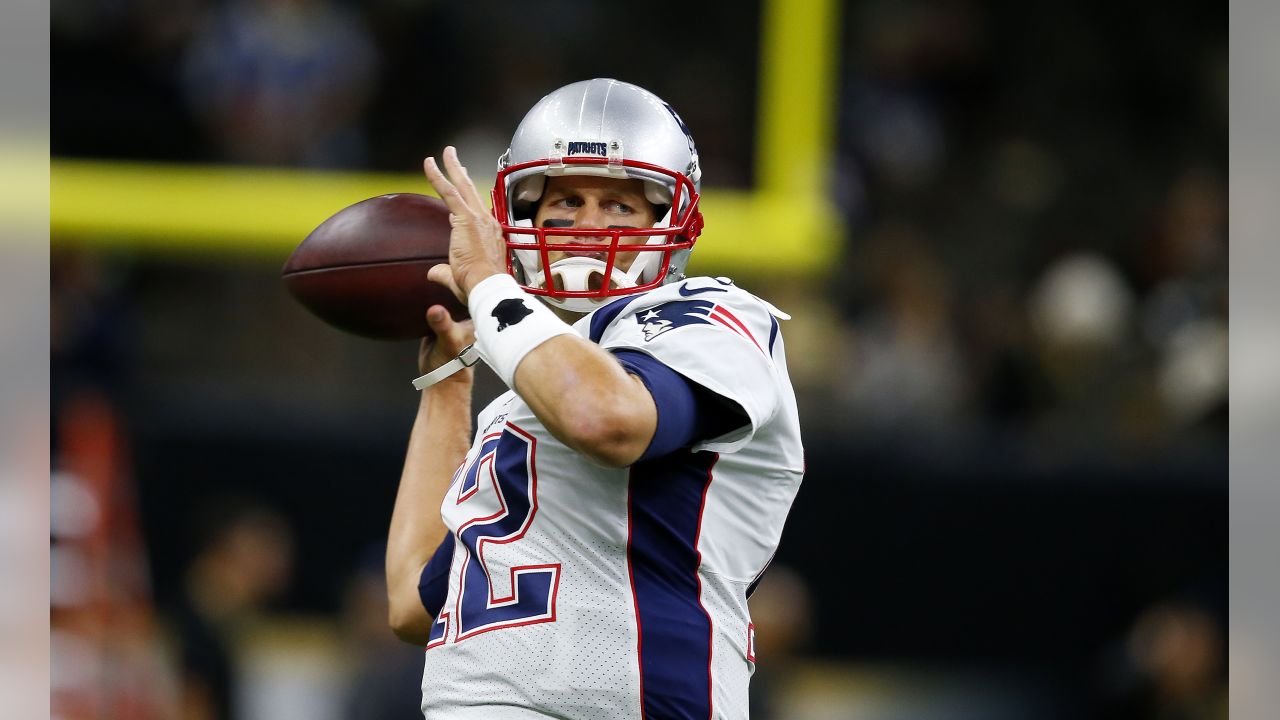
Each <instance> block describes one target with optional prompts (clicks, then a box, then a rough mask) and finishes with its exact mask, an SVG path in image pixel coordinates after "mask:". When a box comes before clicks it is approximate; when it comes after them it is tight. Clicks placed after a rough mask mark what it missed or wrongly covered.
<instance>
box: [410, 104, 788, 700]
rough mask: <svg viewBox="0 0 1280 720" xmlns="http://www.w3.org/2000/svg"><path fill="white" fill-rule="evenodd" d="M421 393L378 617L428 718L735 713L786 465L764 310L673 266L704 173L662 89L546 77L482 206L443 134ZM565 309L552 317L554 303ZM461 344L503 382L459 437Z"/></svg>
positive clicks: (430, 167) (695, 225)
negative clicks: (755, 592) (405, 652)
mask: <svg viewBox="0 0 1280 720" xmlns="http://www.w3.org/2000/svg"><path fill="white" fill-rule="evenodd" d="M425 171H426V175H427V178H428V179H429V181H430V182H431V185H432V186H433V187H434V188H435V189H436V191H437V192H438V193H439V194H440V197H441V198H443V199H444V201H445V202H446V203H447V204H448V206H449V210H450V212H451V215H450V222H451V224H452V227H453V231H452V235H451V239H450V249H449V263H448V265H440V266H437V267H435V268H433V269H432V271H431V273H430V279H431V280H433V281H435V282H440V283H443V284H446V285H448V286H449V287H451V288H452V289H453V291H454V292H455V293H456V294H457V295H458V297H459V298H460V299H462V300H463V301H464V302H465V303H467V305H468V308H469V310H470V314H471V318H472V319H471V320H469V321H464V322H455V321H453V320H452V319H451V318H450V317H449V314H448V313H447V312H446V311H445V310H444V308H443V307H440V306H435V307H432V308H431V309H430V310H429V311H428V315H427V317H428V322H429V324H430V326H431V328H432V329H433V330H434V332H435V336H436V339H435V340H434V341H432V342H424V343H423V349H422V352H421V353H420V359H419V362H420V365H421V370H422V371H423V372H426V371H431V372H428V374H427V375H426V376H424V378H420V379H419V380H420V382H416V383H415V384H417V385H419V386H420V387H426V388H427V389H426V390H425V391H424V392H423V393H422V397H421V402H420V405H419V409H418V415H417V419H416V421H415V423H414V426H413V430H412V433H411V436H410V441H409V449H408V455H407V458H406V460H405V465H404V472H403V476H402V478H401V481H400V489H399V493H398V495H397V498H396V505H395V511H394V514H393V517H392V520H391V529H390V534H389V540H388V548H387V583H388V588H387V591H388V596H389V599H390V605H391V618H390V619H391V624H392V627H393V628H394V629H395V631H396V632H397V634H398V635H399V636H400V637H401V638H403V639H405V640H407V641H410V642H415V643H421V644H422V645H423V646H424V647H425V648H426V667H425V671H424V673H423V679H422V710H423V713H424V714H425V716H426V717H427V718H428V719H434V718H450V719H457V718H463V719H465V718H477V719H478V718H483V719H484V720H503V719H505V718H641V717H643V718H652V719H654V720H657V719H660V718H745V717H747V714H748V708H747V685H748V682H749V679H750V676H751V673H752V671H753V668H754V662H755V648H754V642H753V627H752V624H751V618H750V617H749V615H748V611H747V596H748V594H750V592H751V590H752V589H753V586H754V584H755V583H756V581H757V580H759V578H760V576H761V574H762V573H763V572H764V570H765V568H766V566H767V565H768V564H769V561H770V559H771V558H772V556H773V553H774V550H775V548H776V547H777V545H778V540H779V537H780V535H781V533H782V527H783V522H784V521H785V519H786V516H787V512H788V510H789V509H790V507H791V503H792V500H793V499H794V497H795V494H796V491H797V489H798V488H799V486H800V481H801V477H802V476H803V473H804V457H803V451H802V448H801V441H800V430H799V422H798V418H797V414H796V405H795V398H794V394H793V392H792V388H791V383H790V380H789V378H788V376H787V366H786V360H785V353H784V349H783V342H782V335H781V333H780V332H779V320H780V319H786V315H784V314H783V313H781V312H780V311H778V310H777V309H775V308H774V307H773V306H772V305H770V304H769V303H767V302H765V301H763V300H761V299H759V298H757V297H755V296H753V295H752V294H750V293H748V292H746V291H745V290H743V289H741V288H739V287H737V286H735V285H734V284H733V283H732V282H731V281H729V280H727V279H723V278H710V277H687V276H686V275H685V273H684V271H685V266H686V264H687V263H688V260H689V253H690V251H691V250H692V248H693V245H694V242H695V240H696V239H697V237H698V234H699V232H700V230H701V228H702V215H701V213H700V212H699V209H698V192H699V186H700V177H701V171H700V168H699V166H698V154H697V150H696V149H695V146H694V142H693V139H692V137H690V135H689V132H688V130H687V129H686V128H685V125H684V123H683V122H682V121H681V119H680V117H679V116H678V115H677V114H676V112H675V111H674V110H673V109H672V108H671V106H670V105H668V104H666V103H665V102H663V101H662V100H661V99H659V98H658V97H656V96H654V95H653V94H651V93H649V92H647V91H645V90H643V89H641V88H639V87H636V86H634V85H629V84H627V83H623V82H619V81H616V80H605V79H596V80H589V81H585V82H578V83H574V84H572V85H568V86H566V87H563V88H561V89H559V90H556V91H555V92H553V93H551V94H550V95H547V96H546V97H544V98H543V99H542V100H541V101H539V102H538V103H537V105H535V106H534V107H533V109H532V110H530V111H529V113H528V114H527V115H526V116H525V118H524V120H523V121H522V122H521V123H520V126H519V127H518V128H517V129H516V133H515V136H514V138H512V141H511V146H510V148H509V149H508V150H507V152H506V153H505V154H504V155H503V156H502V158H501V159H500V160H499V165H498V176H497V181H496V184H495V187H494V190H493V194H492V204H493V207H492V211H490V210H489V208H488V205H487V204H486V202H485V200H484V198H483V197H482V196H481V194H480V193H479V192H478V191H477V189H476V187H475V185H474V184H473V183H472V181H471V179H470V177H469V176H468V174H467V170H466V168H464V167H463V166H462V165H461V163H460V162H459V160H458V155H457V152H456V151H455V150H454V149H453V148H446V149H445V151H444V153H443V162H442V164H437V162H436V161H435V160H434V159H430V158H429V159H427V161H426V162H425ZM566 318H568V320H571V321H572V323H571V322H567V321H566ZM477 354H478V356H479V357H480V358H482V359H483V360H484V361H485V363H486V364H488V365H489V367H491V368H493V370H494V371H495V372H496V373H497V374H498V376H499V377H501V378H502V380H503V381H505V382H506V384H507V385H508V387H510V388H511V389H510V391H509V392H507V393H505V394H503V395H501V396H500V397H498V398H497V399H496V400H494V401H493V402H492V403H490V404H489V405H488V406H487V407H486V408H485V409H484V410H483V411H482V412H481V413H480V414H479V419H478V425H477V427H476V428H475V431H474V434H473V433H472V432H471V389H472V371H471V370H470V369H467V368H468V366H469V365H471V364H473V363H474V362H475V357H476V355H477Z"/></svg>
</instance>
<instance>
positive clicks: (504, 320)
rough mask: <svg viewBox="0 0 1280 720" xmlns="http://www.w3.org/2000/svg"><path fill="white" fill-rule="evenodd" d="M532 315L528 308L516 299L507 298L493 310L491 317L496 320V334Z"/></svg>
mask: <svg viewBox="0 0 1280 720" xmlns="http://www.w3.org/2000/svg"><path fill="white" fill-rule="evenodd" d="M532 314H533V311H532V310H530V309H529V306H527V305H525V304H524V301H523V300H519V299H517V298H507V299H506V300H503V301H502V302H500V303H498V306H497V307H495V308H494V309H493V316H494V317H496V318H498V332H502V331H503V330H506V329H507V328H508V327H511V326H512V325H515V324H516V323H518V322H520V321H521V320H523V319H525V318H527V317H529V316H530V315H532Z"/></svg>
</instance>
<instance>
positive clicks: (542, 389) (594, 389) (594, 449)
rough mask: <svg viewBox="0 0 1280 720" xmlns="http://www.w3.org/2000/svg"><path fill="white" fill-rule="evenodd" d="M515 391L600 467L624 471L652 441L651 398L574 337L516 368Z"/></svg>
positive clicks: (548, 345) (555, 341)
mask: <svg viewBox="0 0 1280 720" xmlns="http://www.w3.org/2000/svg"><path fill="white" fill-rule="evenodd" d="M515 380H516V391H517V392H518V393H519V394H520V397H521V398H522V399H523V400H524V401H525V402H526V403H528V405H529V407H530V408H531V409H532V410H533V412H534V414H535V415H536V416H537V417H538V420H540V421H541V422H542V424H543V425H544V426H545V427H546V428H547V430H549V431H550V432H551V434H552V435H554V436H556V438H557V439H559V440H560V441H561V442H563V443H564V444H566V445H568V446H569V447H570V448H573V449H574V450H577V451H578V452H581V453H583V454H585V455H587V456H588V457H590V458H591V459H593V460H595V461H596V462H598V463H600V464H602V465H609V466H613V467H624V466H626V465H630V464H631V463H633V462H635V461H636V460H637V459H639V457H640V455H641V454H643V453H644V451H645V448H647V447H648V446H649V442H650V441H651V440H652V439H653V433H654V431H655V429H656V428H657V422H658V414H657V408H656V407H655V406H654V403H653V397H652V396H651V395H650V394H649V391H648V390H647V389H646V388H645V386H644V384H643V383H641V382H640V380H639V379H637V378H636V377H634V376H632V375H628V374H627V372H626V371H625V370H624V369H623V368H622V365H621V364H619V363H618V361H617V360H616V359H615V358H614V357H613V356H612V355H611V354H610V353H609V352H608V351H607V350H604V349H602V348H601V347H599V346H598V345H596V344H595V343H592V342H590V341H588V340H585V339H583V338H581V337H578V336H576V335H560V336H558V337H554V338H551V339H550V340H548V341H546V342H544V343H543V344H541V345H539V346H538V347H536V348H534V349H533V350H532V351H530V352H529V354H528V355H526V356H525V357H524V359H523V360H521V362H520V365H519V367H517V368H516V375H515Z"/></svg>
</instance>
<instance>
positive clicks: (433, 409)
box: [386, 370, 472, 641]
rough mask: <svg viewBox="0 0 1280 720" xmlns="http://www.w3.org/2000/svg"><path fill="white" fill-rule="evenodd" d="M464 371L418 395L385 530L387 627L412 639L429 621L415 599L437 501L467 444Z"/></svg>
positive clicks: (437, 530) (439, 525) (438, 524)
mask: <svg viewBox="0 0 1280 720" xmlns="http://www.w3.org/2000/svg"><path fill="white" fill-rule="evenodd" d="M464 372H465V375H464V374H462V373H460V374H459V375H458V376H455V377H453V378H450V379H449V380H448V381H446V382H444V383H441V384H439V385H437V386H435V387H432V388H431V389H429V390H426V391H424V392H423V393H422V397H421V399H420V401H419V406H418V416H417V418H416V419H415V420H414V424H413V430H412V432H411V433H410V435H409V448H408V451H407V452H406V454H405V462H404V470H403V472H402V473H401V476H400V487H399V489H398V490H397V492H396V502H395V509H394V510H393V511H392V515H391V528H390V530H389V532H388V534H387V565H386V570H387V599H388V601H389V603H390V613H391V616H390V621H391V625H392V627H393V628H394V629H395V630H396V633H397V634H398V635H400V636H401V637H402V638H405V639H412V640H414V641H417V640H419V639H420V638H419V635H421V637H425V633H426V632H427V631H428V630H429V628H430V624H431V620H432V618H431V617H430V615H429V614H428V613H427V611H426V609H425V608H423V607H422V603H421V601H420V600H419V598H418V576H419V575H420V574H421V572H422V568H423V567H424V566H425V565H426V564H427V561H429V560H430V559H431V556H432V554H433V553H435V551H436V548H438V547H439V546H440V542H441V541H442V540H444V537H445V534H446V532H447V528H446V527H445V524H444V521H443V520H442V519H441V517H440V502H441V500H442V499H443V498H444V494H445V492H446V491H447V490H448V488H449V483H450V480H451V479H452V477H453V472H454V470H455V469H456V468H457V467H458V465H460V464H461V463H462V461H463V459H464V458H465V457H466V454H467V448H468V446H469V445H470V430H471V375H472V371H470V370H467V371H464Z"/></svg>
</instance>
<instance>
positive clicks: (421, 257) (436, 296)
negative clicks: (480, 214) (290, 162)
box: [281, 193, 468, 340]
mask: <svg viewBox="0 0 1280 720" xmlns="http://www.w3.org/2000/svg"><path fill="white" fill-rule="evenodd" d="M448 257H449V209H448V208H447V207H445V204H444V203H443V202H442V201H440V200H439V199H438V198H434V197H428V196H426V195H415V194H413V193H398V194H395V195H380V196H378V197H375V198H369V199H368V200H363V201H361V202H358V203H356V204H355V205H352V206H350V207H348V208H345V209H343V210H341V211H339V212H338V213H337V214H335V215H334V216H333V217H330V218H329V219H328V220H325V221H324V222H323V223H321V224H320V226H319V227H317V228H316V229H315V230H312V231H311V234H310V235H308V236H307V237H306V239H305V240H303V241H302V243H301V244H300V245H298V247H297V249H296V250H294V251H293V254H292V255H290V256H289V260H288V261H287V262H286V263H285V264H284V269H283V270H282V271H281V275H282V276H283V278H284V283H285V286H286V287H288V288H289V292H290V293H292V294H293V296H294V297H295V298H297V300H298V302H300V303H302V304H303V305H304V306H305V307H306V308H307V309H308V310H310V311H311V312H313V313H315V315H316V316H317V317H319V318H320V319H321V320H324V321H325V322H327V323H329V324H330V325H333V326H334V327H337V328H339V329H341V330H345V331H347V332H350V333H354V334H356V335H361V336H364V337H368V338H376V339H380V340H403V339H408V338H420V337H426V336H429V335H431V334H432V333H431V329H430V328H429V327H428V326H427V321H426V312H427V308H429V307H431V306H432V305H444V306H445V307H446V308H448V309H449V312H450V313H451V314H452V315H453V318H454V319H455V320H462V319H465V318H467V317H468V314H467V308H466V306H465V305H463V304H462V303H460V302H458V299H457V298H455V297H454V296H453V293H451V292H450V291H449V290H448V288H446V287H444V286H443V285H439V284H437V283H433V282H430V281H428V280H427V271H428V270H430V269H431V268H432V267H433V266H434V265H437V264H439V263H443V262H448Z"/></svg>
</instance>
